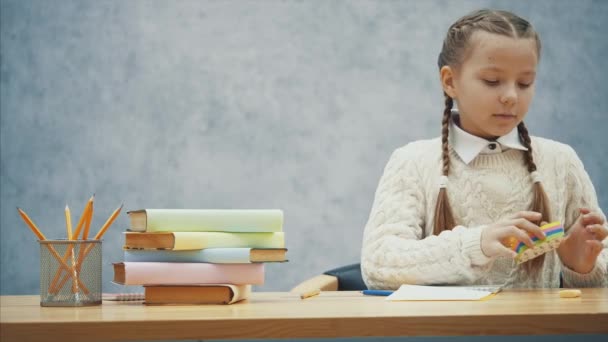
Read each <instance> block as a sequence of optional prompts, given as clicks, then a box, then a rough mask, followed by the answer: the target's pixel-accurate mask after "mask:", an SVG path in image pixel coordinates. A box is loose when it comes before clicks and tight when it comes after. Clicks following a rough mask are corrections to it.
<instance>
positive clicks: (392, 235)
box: [361, 145, 492, 289]
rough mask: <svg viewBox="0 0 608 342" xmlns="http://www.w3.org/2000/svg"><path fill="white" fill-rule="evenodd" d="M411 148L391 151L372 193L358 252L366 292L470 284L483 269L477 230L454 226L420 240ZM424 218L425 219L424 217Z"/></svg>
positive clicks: (420, 198) (420, 184) (420, 205)
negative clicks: (367, 290)
mask: <svg viewBox="0 0 608 342" xmlns="http://www.w3.org/2000/svg"><path fill="white" fill-rule="evenodd" d="M416 153H420V151H419V149H418V148H417V147H415V146H410V145H408V146H405V147H403V148H401V149H398V150H396V151H395V152H394V153H393V154H392V156H391V158H390V160H389V162H388V164H387V165H386V167H385V169H384V173H383V175H382V177H381V179H380V184H379V185H378V188H377V190H376V194H375V199H374V203H373V206H372V210H371V214H370V217H369V220H368V222H367V225H366V227H365V231H364V234H363V247H362V252H361V270H362V274H363V279H364V281H365V283H366V285H367V286H368V287H369V288H382V289H396V288H398V287H399V286H400V285H401V284H406V283H407V284H447V283H450V284H470V283H473V282H475V280H476V279H478V278H479V277H480V276H481V274H482V273H483V272H484V271H487V269H488V268H489V266H490V264H491V261H492V259H489V258H487V257H486V256H485V255H484V254H483V253H482V252H481V247H480V237H481V230H482V227H474V228H466V227H462V226H459V227H456V228H454V229H453V230H451V231H445V232H443V233H441V234H440V235H439V236H429V237H427V238H425V239H422V237H423V227H424V225H425V214H424V212H425V205H426V202H427V201H431V202H434V201H435V199H428V198H425V195H424V194H425V193H426V192H425V189H424V181H423V179H422V177H421V174H420V172H419V170H418V169H417V163H418V162H419V161H420V159H419V158H416ZM429 220H430V219H429Z"/></svg>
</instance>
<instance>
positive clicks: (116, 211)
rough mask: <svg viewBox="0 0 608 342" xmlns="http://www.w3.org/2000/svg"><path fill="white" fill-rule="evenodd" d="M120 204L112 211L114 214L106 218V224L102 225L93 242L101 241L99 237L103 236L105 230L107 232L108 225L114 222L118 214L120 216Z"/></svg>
mask: <svg viewBox="0 0 608 342" xmlns="http://www.w3.org/2000/svg"><path fill="white" fill-rule="evenodd" d="M122 206H123V205H122V204H121V205H120V207H118V208H117V209H116V210H114V212H113V213H112V215H110V217H109V218H108V220H107V221H106V223H104V224H103V226H102V227H101V229H100V230H99V231H98V232H97V234H95V238H94V240H99V239H101V237H102V236H103V234H105V233H106V230H108V228H109V227H110V225H111V224H112V222H114V220H115V219H116V217H117V216H118V214H120V211H121V210H122Z"/></svg>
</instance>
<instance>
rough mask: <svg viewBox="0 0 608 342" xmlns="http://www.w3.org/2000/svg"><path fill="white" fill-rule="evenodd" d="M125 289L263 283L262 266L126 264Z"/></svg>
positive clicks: (163, 263)
mask: <svg viewBox="0 0 608 342" xmlns="http://www.w3.org/2000/svg"><path fill="white" fill-rule="evenodd" d="M124 267H125V283H124V285H187V284H218V283H226V284H252V285H261V284H263V283H264V264H208V263H168V262H167V263H165V262H125V263H124Z"/></svg>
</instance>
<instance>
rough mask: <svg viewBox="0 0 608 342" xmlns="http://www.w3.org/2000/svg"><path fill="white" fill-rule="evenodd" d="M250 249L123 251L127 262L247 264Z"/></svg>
mask: <svg viewBox="0 0 608 342" xmlns="http://www.w3.org/2000/svg"><path fill="white" fill-rule="evenodd" d="M250 252H251V248H208V249H199V250H189V251H164V250H137V249H133V250H129V249H128V250H125V261H128V262H209V263H216V264H247V263H250V262H251V260H250V258H249V255H250Z"/></svg>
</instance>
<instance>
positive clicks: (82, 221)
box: [72, 194, 95, 240]
mask: <svg viewBox="0 0 608 342" xmlns="http://www.w3.org/2000/svg"><path fill="white" fill-rule="evenodd" d="M93 197H95V194H93V196H91V198H89V201H88V202H87V204H86V205H85V206H84V210H83V211H82V215H81V216H80V219H79V220H78V224H77V225H76V230H75V231H74V235H73V236H74V238H73V239H72V240H78V236H79V235H80V232H82V228H83V227H84V225H85V223H86V219H87V217H88V215H89V210H91V209H92V205H93Z"/></svg>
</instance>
